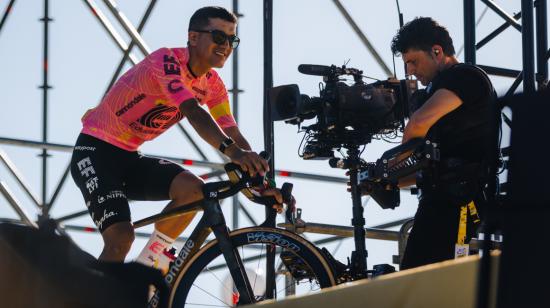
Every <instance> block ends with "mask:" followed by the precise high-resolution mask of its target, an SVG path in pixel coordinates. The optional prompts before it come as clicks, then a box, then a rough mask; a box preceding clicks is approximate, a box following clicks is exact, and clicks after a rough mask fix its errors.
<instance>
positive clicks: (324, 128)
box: [269, 64, 417, 159]
mask: <svg viewBox="0 0 550 308" xmlns="http://www.w3.org/2000/svg"><path fill="white" fill-rule="evenodd" d="M298 71H299V72H301V73H303V74H307V75H315V76H322V77H323V81H324V83H321V84H320V94H319V96H318V97H315V96H311V97H310V96H308V95H305V94H301V93H300V90H299V88H298V85H296V84H290V85H282V86H278V87H274V88H272V89H271V90H270V91H269V99H270V104H271V117H272V119H273V121H285V122H286V123H290V124H294V125H299V126H301V128H302V129H303V131H304V132H305V136H304V138H305V140H306V143H305V145H304V147H303V152H302V154H301V156H302V157H303V158H304V159H328V158H331V157H334V152H333V151H334V150H339V149H340V148H342V147H344V148H349V147H355V146H360V145H365V144H367V143H370V142H371V140H372V138H373V136H375V135H386V136H387V135H391V134H394V135H396V134H397V131H398V130H401V131H402V130H403V128H404V120H405V118H407V117H408V116H409V101H410V100H411V96H412V94H413V93H414V92H415V91H416V90H417V82H416V80H407V79H405V80H398V79H395V78H389V79H387V80H378V81H376V82H374V83H370V84H368V83H365V82H364V81H363V78H364V77H365V76H363V72H362V71H361V70H358V69H355V68H347V67H346V66H342V67H337V66H335V65H331V66H324V65H312V64H301V65H299V66H298ZM344 76H352V77H353V83H351V84H348V83H346V82H345V81H346V80H345V79H344V78H343V77H344ZM314 118H315V119H316V123H314V124H312V125H308V126H302V123H303V122H304V121H305V120H309V119H314Z"/></svg>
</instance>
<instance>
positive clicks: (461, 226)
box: [456, 205, 468, 245]
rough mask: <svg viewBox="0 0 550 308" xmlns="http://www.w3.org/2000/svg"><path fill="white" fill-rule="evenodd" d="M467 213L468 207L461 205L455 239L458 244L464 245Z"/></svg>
mask: <svg viewBox="0 0 550 308" xmlns="http://www.w3.org/2000/svg"><path fill="white" fill-rule="evenodd" d="M467 215H468V207H467V206H466V205H463V206H461V207H460V219H459V221H458V238H457V239H456V243H457V244H458V245H464V242H465V241H466V222H467V219H468V217H467Z"/></svg>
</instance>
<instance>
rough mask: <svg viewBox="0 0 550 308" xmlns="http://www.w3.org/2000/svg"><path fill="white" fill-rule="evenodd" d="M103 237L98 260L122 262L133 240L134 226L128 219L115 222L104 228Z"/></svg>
mask: <svg viewBox="0 0 550 308" xmlns="http://www.w3.org/2000/svg"><path fill="white" fill-rule="evenodd" d="M101 236H102V238H103V242H104V244H105V245H104V246H103V251H101V254H100V255H99V260H101V261H110V262H123V261H124V259H125V258H126V255H127V254H128V252H129V251H130V248H131V247H132V243H133V242H134V238H135V235H134V228H133V227H132V224H131V223H130V221H123V222H117V223H114V224H112V225H110V226H109V227H108V228H107V229H105V230H104V231H103V232H102V233H101Z"/></svg>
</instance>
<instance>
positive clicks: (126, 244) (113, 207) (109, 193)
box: [71, 134, 136, 262]
mask: <svg viewBox="0 0 550 308" xmlns="http://www.w3.org/2000/svg"><path fill="white" fill-rule="evenodd" d="M132 156H134V157H135V156H136V153H133V152H128V151H125V150H122V149H119V148H117V147H115V146H113V145H111V144H109V143H106V142H104V141H101V140H99V139H96V138H94V137H91V136H88V135H84V134H81V135H80V136H79V138H78V140H77V142H76V145H75V148H74V151H73V155H72V159H71V175H72V177H73V179H74V181H75V183H76V185H77V186H78V187H79V188H80V191H81V192H82V196H83V197H84V201H85V203H86V206H87V208H88V211H89V213H90V216H91V217H92V220H93V222H94V223H95V224H96V226H97V227H98V229H99V231H100V232H101V234H102V237H103V241H104V247H103V251H102V253H101V255H100V257H99V259H100V260H105V261H120V262H122V261H124V258H125V257H126V254H127V253H128V251H129V250H130V247H131V245H132V242H133V240H134V231H133V229H132V228H131V224H130V208H129V205H128V200H127V199H126V192H125V189H124V185H123V181H122V178H123V176H122V175H123V173H124V170H125V166H126V165H127V164H128V162H129V161H131V159H132Z"/></svg>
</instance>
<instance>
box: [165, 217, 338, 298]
mask: <svg viewBox="0 0 550 308" xmlns="http://www.w3.org/2000/svg"><path fill="white" fill-rule="evenodd" d="M230 239H231V242H232V243H233V246H234V247H235V248H236V249H237V250H238V252H239V254H240V256H241V258H242V260H243V263H244V266H245V269H246V272H247V275H248V279H249V281H250V284H251V286H252V288H253V290H254V296H255V298H256V300H258V301H261V300H263V299H265V291H266V279H265V275H263V272H265V268H266V252H267V250H268V249H273V248H276V259H275V260H276V263H275V271H276V277H275V280H276V294H275V297H276V299H277V300H280V299H283V298H285V296H286V295H287V293H289V292H288V290H289V288H291V289H292V292H290V293H295V294H306V293H310V292H315V291H318V290H320V289H321V288H325V287H329V286H333V285H335V284H336V282H335V279H334V276H333V273H332V269H331V267H330V265H329V263H328V262H327V261H326V259H325V257H324V256H323V254H322V253H321V252H320V250H319V249H317V248H316V247H315V246H314V245H313V244H312V243H310V242H308V241H307V240H305V239H304V238H302V237H300V236H298V235H296V234H294V233H292V232H289V231H286V230H282V229H275V228H263V227H252V228H245V229H239V230H236V231H234V232H232V233H231V234H230ZM283 260H284V262H283ZM290 273H292V274H293V276H294V277H296V279H293V280H292V282H291V283H289V281H288V279H285V277H289V275H290ZM238 301H239V295H238V292H237V291H236V289H235V287H234V285H233V280H232V279H231V276H230V274H229V270H228V269H227V264H226V263H225V259H224V257H223V255H222V254H221V251H220V248H219V245H218V242H217V241H216V240H214V241H211V242H209V243H208V244H206V245H205V246H204V247H203V248H201V249H200V250H199V251H198V252H197V253H196V254H195V255H194V256H192V257H191V259H189V262H187V263H186V265H185V266H184V268H183V269H182V271H181V273H180V275H179V276H178V277H177V278H176V281H175V283H174V287H173V288H172V292H171V294H170V307H172V308H176V307H177V308H181V307H234V306H236V305H237V304H238Z"/></svg>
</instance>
